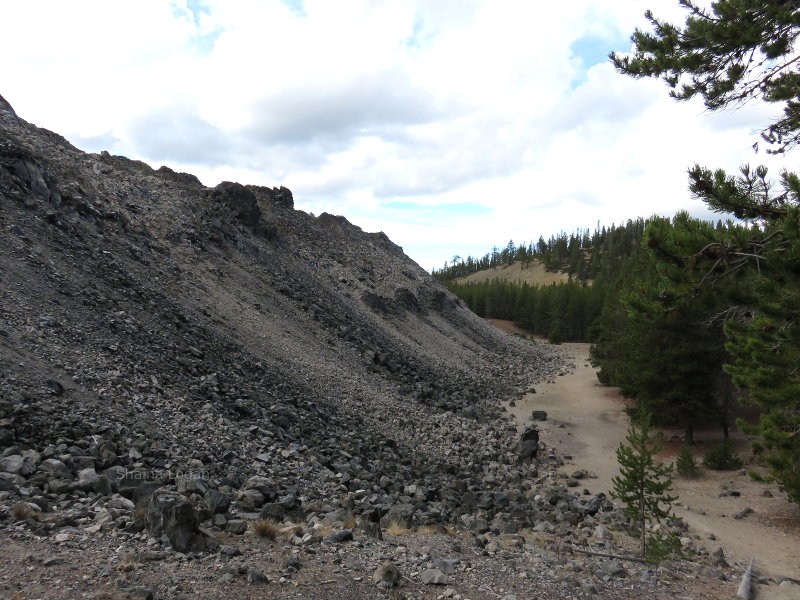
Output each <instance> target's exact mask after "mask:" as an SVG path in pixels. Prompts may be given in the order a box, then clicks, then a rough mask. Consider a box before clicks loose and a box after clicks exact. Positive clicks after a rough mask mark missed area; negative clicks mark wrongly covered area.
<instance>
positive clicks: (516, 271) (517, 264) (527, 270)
mask: <svg viewBox="0 0 800 600" xmlns="http://www.w3.org/2000/svg"><path fill="white" fill-rule="evenodd" d="M492 279H501V280H503V281H509V282H512V283H520V284H521V283H527V284H528V285H550V284H552V283H566V282H567V281H569V275H568V274H567V273H563V272H561V271H547V270H545V267H544V263H542V262H541V261H539V260H533V261H531V262H530V263H529V264H525V263H523V262H522V261H514V262H512V263H511V264H509V265H503V266H499V267H491V268H488V269H484V270H482V271H478V272H476V273H470V274H469V275H467V276H466V277H459V278H458V279H456V280H455V281H456V282H457V283H483V282H486V281H491V280H492Z"/></svg>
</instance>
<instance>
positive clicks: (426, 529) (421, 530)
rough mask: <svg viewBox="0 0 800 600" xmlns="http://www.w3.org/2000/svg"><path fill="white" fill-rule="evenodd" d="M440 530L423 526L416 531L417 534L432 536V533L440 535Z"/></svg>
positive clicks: (430, 526)
mask: <svg viewBox="0 0 800 600" xmlns="http://www.w3.org/2000/svg"><path fill="white" fill-rule="evenodd" d="M441 532H442V530H441V529H440V528H439V527H436V526H434V525H423V526H422V527H420V528H419V529H417V533H419V534H421V535H433V534H434V533H441Z"/></svg>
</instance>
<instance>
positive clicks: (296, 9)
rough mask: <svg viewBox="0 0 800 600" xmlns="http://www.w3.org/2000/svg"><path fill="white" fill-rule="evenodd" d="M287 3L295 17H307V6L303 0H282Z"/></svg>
mask: <svg viewBox="0 0 800 600" xmlns="http://www.w3.org/2000/svg"><path fill="white" fill-rule="evenodd" d="M281 2H283V4H284V5H286V6H287V7H288V8H289V10H290V11H292V14H293V15H294V16H295V17H307V16H308V14H307V13H306V7H305V5H304V3H303V0H281Z"/></svg>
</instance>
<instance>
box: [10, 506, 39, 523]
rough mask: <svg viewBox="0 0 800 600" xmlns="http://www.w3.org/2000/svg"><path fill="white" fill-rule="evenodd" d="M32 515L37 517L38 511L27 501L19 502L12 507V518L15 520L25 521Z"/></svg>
mask: <svg viewBox="0 0 800 600" xmlns="http://www.w3.org/2000/svg"><path fill="white" fill-rule="evenodd" d="M31 517H33V518H36V513H35V512H34V511H33V509H32V508H31V505H30V504H28V503H27V502H17V503H16V504H15V505H14V506H12V507H11V518H12V519H14V520H15V521H24V520H25V519H28V518H31Z"/></svg>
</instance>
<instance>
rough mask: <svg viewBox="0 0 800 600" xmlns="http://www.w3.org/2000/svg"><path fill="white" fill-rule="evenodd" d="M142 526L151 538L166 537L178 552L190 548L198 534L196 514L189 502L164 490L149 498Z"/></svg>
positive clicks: (159, 490) (181, 496) (176, 494)
mask: <svg viewBox="0 0 800 600" xmlns="http://www.w3.org/2000/svg"><path fill="white" fill-rule="evenodd" d="M144 525H145V528H146V529H147V531H148V532H149V533H150V535H151V536H152V537H161V536H162V535H166V536H167V539H169V542H170V544H172V547H173V548H174V549H175V550H177V551H178V552H186V551H187V550H189V549H190V548H192V546H193V543H196V542H197V537H198V534H199V533H200V530H199V529H198V525H199V521H198V518H197V512H196V511H195V509H194V505H193V504H192V503H191V501H190V500H188V499H187V498H186V497H185V496H183V495H181V494H179V493H177V492H171V491H169V490H166V489H164V488H161V489H158V490H156V491H155V492H153V495H152V496H151V497H150V500H149V502H148V503H147V508H146V509H145V515H144Z"/></svg>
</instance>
